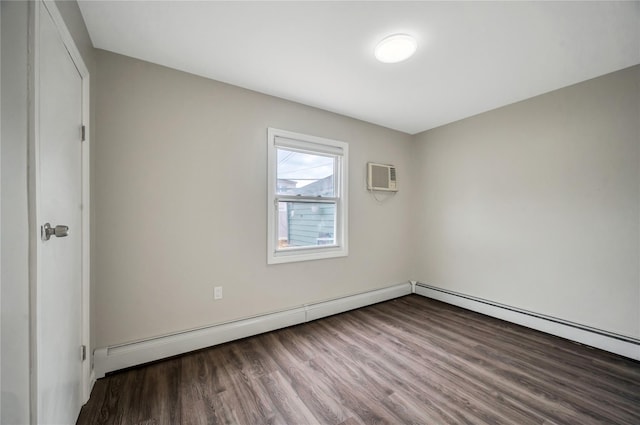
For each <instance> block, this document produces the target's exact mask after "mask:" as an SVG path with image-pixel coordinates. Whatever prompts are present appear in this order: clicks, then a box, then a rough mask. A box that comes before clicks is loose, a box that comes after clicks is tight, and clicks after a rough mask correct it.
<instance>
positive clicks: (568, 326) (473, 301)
mask: <svg viewBox="0 0 640 425" xmlns="http://www.w3.org/2000/svg"><path fill="white" fill-rule="evenodd" d="M415 293H416V294H418V295H422V296H425V297H428V298H433V299H435V300H439V301H443V302H445V303H447V304H452V305H455V306H458V307H462V308H465V309H467V310H471V311H475V312H478V313H482V314H486V315H487V316H491V317H495V318H498V319H502V320H505V321H507V322H511V323H515V324H518V325H522V326H525V327H527V328H531V329H535V330H538V331H542V332H545V333H548V334H551V335H555V336H559V337H561V338H565V339H568V340H570V341H574V342H578V343H580V344H584V345H588V346H590V347H595V348H599V349H601V350H604V351H608V352H610V353H615V354H619V355H621V356H624V357H628V358H631V359H635V360H640V340H637V339H633V338H629V337H627V336H624V335H618V334H614V333H611V332H607V331H603V330H600V329H595V328H590V327H587V326H583V325H580V324H576V323H572V322H568V321H566V320H562V319H558V318H555V317H550V316H545V315H541V314H537V313H534V312H530V311H526V310H522V309H518V308H515V307H511V306H507V305H504V304H500V303H494V302H492V301H488V300H484V299H481V298H476V297H472V296H469V295H465V294H460V293H457V292H453V291H449V290H446V289H441V288H438V287H435V286H431V285H427V284H424V283H418V284H417V285H416V289H415Z"/></svg>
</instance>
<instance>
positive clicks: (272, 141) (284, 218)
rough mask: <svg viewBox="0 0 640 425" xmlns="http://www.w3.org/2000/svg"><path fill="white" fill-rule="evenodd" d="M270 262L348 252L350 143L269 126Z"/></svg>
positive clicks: (319, 257)
mask: <svg viewBox="0 0 640 425" xmlns="http://www.w3.org/2000/svg"><path fill="white" fill-rule="evenodd" d="M268 143H269V145H268V149H267V150H268V160H269V164H268V167H267V168H268V183H267V184H268V189H267V193H268V201H267V202H268V204H267V211H268V226H269V229H268V232H267V233H268V255H267V262H268V263H269V264H277V263H287V262H292V261H306V260H318V259H321V258H332V257H344V256H346V255H347V252H348V250H347V205H348V204H347V163H348V156H347V155H348V145H347V144H346V143H344V142H339V141H336V140H329V139H323V138H320V137H314V136H306V135H304V134H298V133H292V132H290V131H284V130H277V129H274V128H270V129H269V131H268Z"/></svg>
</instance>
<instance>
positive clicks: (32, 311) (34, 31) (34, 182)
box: [28, 0, 95, 422]
mask: <svg viewBox="0 0 640 425" xmlns="http://www.w3.org/2000/svg"><path fill="white" fill-rule="evenodd" d="M41 8H45V10H46V11H47V12H48V13H49V15H50V16H51V17H52V19H53V22H54V24H55V26H56V28H57V29H58V33H59V34H60V37H61V38H62V41H63V43H64V45H65V47H66V49H67V51H68V52H69V55H70V56H71V59H72V61H73V63H74V64H75V66H76V68H77V70H78V72H79V74H80V78H81V79H82V123H81V124H82V125H83V126H84V127H85V141H84V142H81V154H82V159H81V167H82V182H81V185H82V194H81V196H82V213H81V217H82V226H81V227H82V228H81V232H82V241H81V244H82V258H81V267H82V278H81V294H82V295H81V304H82V305H81V307H80V308H81V317H82V318H81V321H82V322H81V324H80V326H81V335H82V336H81V340H82V345H84V346H85V347H86V350H87V353H86V360H85V361H84V362H83V363H82V373H81V377H82V378H81V379H82V382H81V396H82V404H84V403H86V402H87V400H88V399H89V395H90V394H91V388H92V386H93V382H94V381H95V379H93V378H92V372H91V371H92V367H91V366H92V360H93V356H92V353H91V352H90V348H91V345H90V343H91V333H90V310H89V309H90V287H91V284H90V282H91V270H90V265H91V264H90V252H91V245H90V243H91V240H90V211H91V209H90V137H89V135H90V134H91V127H90V110H89V105H90V103H89V99H90V98H89V88H90V80H89V69H88V68H87V66H86V64H85V62H84V60H83V59H82V56H81V54H80V51H79V50H78V48H77V46H76V44H75V42H74V40H73V37H72V36H71V33H70V32H69V30H68V28H67V26H66V24H65V22H64V19H63V18H62V15H61V14H60V11H59V10H58V7H57V6H56V4H55V3H54V2H53V1H49V0H38V1H35V2H29V42H28V43H29V48H30V52H29V55H28V56H29V59H28V60H29V83H28V97H29V100H28V104H29V111H28V114H29V125H28V140H29V142H28V143H29V146H28V152H29V153H28V170H29V171H28V201H29V300H30V301H29V321H30V345H31V348H30V350H29V363H30V366H31V385H30V388H31V389H30V393H31V397H30V398H31V399H30V405H31V406H30V410H31V421H32V422H37V420H38V412H37V408H38V370H37V356H38V345H37V344H38V341H37V329H38V317H37V313H38V310H37V307H38V305H37V294H38V285H39V282H40V281H41V276H42V270H41V267H40V262H39V258H40V257H41V244H40V242H41V240H40V225H41V224H43V223H44V220H45V218H44V217H42V216H41V212H40V211H41V208H40V202H41V201H40V199H41V195H40V187H39V184H38V182H39V178H40V171H39V169H40V160H41V158H40V134H39V124H38V123H39V118H40V117H39V112H38V110H39V105H40V87H39V81H40V72H39V69H38V68H39V64H40V63H39V59H40V46H39V42H38V40H39V31H40V20H39V13H40V11H41ZM78 131H80V129H79V130H78ZM79 355H80V353H79ZM77 413H79V412H77Z"/></svg>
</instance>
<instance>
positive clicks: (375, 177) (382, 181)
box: [367, 162, 398, 192]
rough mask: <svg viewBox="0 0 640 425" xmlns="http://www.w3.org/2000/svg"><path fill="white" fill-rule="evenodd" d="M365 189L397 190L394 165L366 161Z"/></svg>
mask: <svg viewBox="0 0 640 425" xmlns="http://www.w3.org/2000/svg"><path fill="white" fill-rule="evenodd" d="M367 189H368V190H386V191H390V192H397V191H398V182H397V181H396V167H394V166H393V165H385V164H376V163H373V162H369V163H367Z"/></svg>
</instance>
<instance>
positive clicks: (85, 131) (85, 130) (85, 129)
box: [82, 125, 87, 142]
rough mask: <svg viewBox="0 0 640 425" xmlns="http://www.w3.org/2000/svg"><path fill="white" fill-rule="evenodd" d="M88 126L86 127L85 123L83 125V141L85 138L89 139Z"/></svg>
mask: <svg viewBox="0 0 640 425" xmlns="http://www.w3.org/2000/svg"><path fill="white" fill-rule="evenodd" d="M86 133H87V127H85V126H84V125H83V126H82V141H83V142H84V141H85V140H87V134H86Z"/></svg>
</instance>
